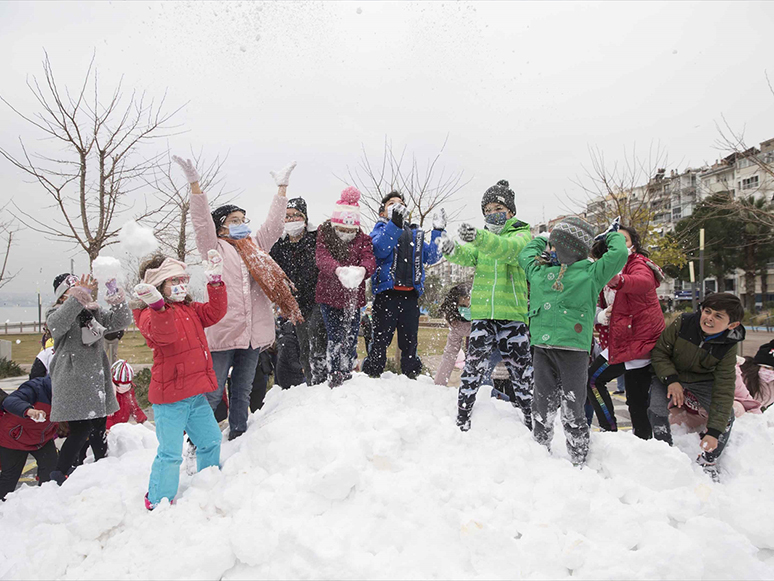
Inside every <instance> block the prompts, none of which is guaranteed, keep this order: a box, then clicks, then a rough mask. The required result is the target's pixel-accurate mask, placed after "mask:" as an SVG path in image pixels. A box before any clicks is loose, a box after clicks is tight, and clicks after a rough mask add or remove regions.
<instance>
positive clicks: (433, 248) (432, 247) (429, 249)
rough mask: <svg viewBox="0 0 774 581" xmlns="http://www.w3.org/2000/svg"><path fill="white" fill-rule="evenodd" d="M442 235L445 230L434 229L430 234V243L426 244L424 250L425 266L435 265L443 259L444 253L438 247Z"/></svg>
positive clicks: (423, 259) (423, 260)
mask: <svg viewBox="0 0 774 581" xmlns="http://www.w3.org/2000/svg"><path fill="white" fill-rule="evenodd" d="M442 233H443V230H436V229H433V231H432V232H431V233H430V242H425V246H424V248H423V249H422V262H423V263H424V264H427V265H431V264H435V263H436V262H438V261H439V260H441V258H443V253H442V252H441V249H440V248H439V247H438V239H439V238H440V237H441V234H442Z"/></svg>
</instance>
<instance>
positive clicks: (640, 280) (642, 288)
mask: <svg viewBox="0 0 774 581" xmlns="http://www.w3.org/2000/svg"><path fill="white" fill-rule="evenodd" d="M613 276H615V275H613ZM611 278H612V277H611ZM621 278H622V281H621V284H619V285H618V286H617V287H616V288H615V290H616V291H618V292H619V293H628V294H633V295H644V294H645V293H647V292H649V291H651V290H653V289H654V288H656V287H657V286H658V284H657V281H656V276H655V275H654V274H653V271H652V270H651V269H650V268H649V267H648V266H647V265H646V264H643V262H642V261H640V260H637V261H635V262H634V263H633V264H632V265H631V269H630V270H629V272H627V273H626V274H622V275H621Z"/></svg>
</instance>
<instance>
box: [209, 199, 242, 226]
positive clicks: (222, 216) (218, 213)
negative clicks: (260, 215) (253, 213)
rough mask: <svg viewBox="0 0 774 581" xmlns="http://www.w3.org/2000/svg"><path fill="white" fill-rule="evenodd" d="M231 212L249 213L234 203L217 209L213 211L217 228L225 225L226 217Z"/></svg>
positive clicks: (213, 219) (213, 218)
mask: <svg viewBox="0 0 774 581" xmlns="http://www.w3.org/2000/svg"><path fill="white" fill-rule="evenodd" d="M231 212H242V213H243V214H247V212H245V211H244V210H243V209H242V208H240V207H239V206H235V205H234V204H226V205H225V206H221V207H220V208H217V209H215V210H214V211H213V212H212V221H213V222H215V229H216V230H218V229H219V228H221V227H222V226H223V222H225V221H226V217H227V216H228V215H229V214H230V213H231Z"/></svg>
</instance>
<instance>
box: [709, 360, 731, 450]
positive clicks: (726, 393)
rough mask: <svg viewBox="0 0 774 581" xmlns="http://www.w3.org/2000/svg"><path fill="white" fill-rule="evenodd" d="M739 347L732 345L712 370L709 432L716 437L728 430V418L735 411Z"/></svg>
mask: <svg viewBox="0 0 774 581" xmlns="http://www.w3.org/2000/svg"><path fill="white" fill-rule="evenodd" d="M737 349H738V345H734V346H733V347H731V349H729V350H728V352H727V353H726V354H725V355H724V356H723V359H721V360H720V362H719V363H718V364H717V366H715V371H713V372H712V375H713V376H714V379H715V380H714V382H713V384H712V402H711V403H710V409H709V417H708V418H707V434H709V435H710V436H714V437H716V438H717V437H719V436H720V434H722V433H723V432H724V431H725V430H726V426H727V425H728V420H729V418H731V415H732V414H733V413H734V391H735V385H734V384H735V383H736V350H737Z"/></svg>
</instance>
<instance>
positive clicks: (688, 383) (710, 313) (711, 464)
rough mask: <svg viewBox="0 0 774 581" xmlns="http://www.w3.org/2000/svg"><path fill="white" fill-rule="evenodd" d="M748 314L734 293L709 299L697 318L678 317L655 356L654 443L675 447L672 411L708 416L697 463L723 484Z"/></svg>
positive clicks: (651, 411)
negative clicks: (689, 409) (722, 464)
mask: <svg viewBox="0 0 774 581" xmlns="http://www.w3.org/2000/svg"><path fill="white" fill-rule="evenodd" d="M743 315H744V308H743V307H742V303H741V301H740V300H739V298H738V297H736V296H735V295H732V294H730V293H716V294H711V295H709V296H708V297H707V298H706V299H704V302H703V303H702V304H701V308H700V309H699V310H698V311H697V312H695V313H685V314H683V315H680V316H679V317H677V318H676V319H675V320H674V321H673V322H672V324H671V325H669V326H668V327H667V328H666V329H665V330H664V332H663V333H662V334H661V337H660V338H659V340H658V342H657V343H656V346H655V348H654V349H653V352H652V354H651V358H652V360H653V369H654V372H655V373H654V377H653V379H652V381H651V384H650V406H649V408H648V415H649V416H650V423H651V425H652V426H653V437H654V438H656V439H657V440H662V441H665V442H667V443H669V444H670V445H671V444H672V432H671V429H670V425H669V407H670V405H671V406H676V407H681V406H683V405H684V404H685V405H687V406H689V407H693V408H695V409H698V408H699V407H701V408H703V409H704V410H706V411H707V412H708V414H707V416H708V417H707V430H706V433H705V434H704V435H703V436H702V440H701V444H700V450H699V456H698V458H697V462H698V463H699V464H700V465H701V466H702V467H703V468H704V471H705V472H707V473H708V474H709V475H710V476H711V477H712V478H713V480H718V478H719V470H718V467H717V465H716V461H717V459H718V457H719V456H720V455H721V453H722V452H723V448H724V447H725V445H726V443H727V442H728V436H729V434H730V433H731V427H732V426H733V423H734V391H735V385H734V384H735V378H736V351H737V345H738V343H739V342H740V341H742V340H744V337H745V329H744V327H743V326H742V324H741V320H742V316H743Z"/></svg>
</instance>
